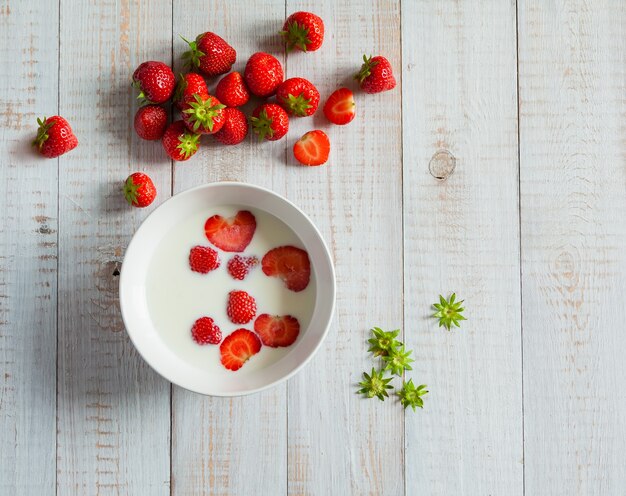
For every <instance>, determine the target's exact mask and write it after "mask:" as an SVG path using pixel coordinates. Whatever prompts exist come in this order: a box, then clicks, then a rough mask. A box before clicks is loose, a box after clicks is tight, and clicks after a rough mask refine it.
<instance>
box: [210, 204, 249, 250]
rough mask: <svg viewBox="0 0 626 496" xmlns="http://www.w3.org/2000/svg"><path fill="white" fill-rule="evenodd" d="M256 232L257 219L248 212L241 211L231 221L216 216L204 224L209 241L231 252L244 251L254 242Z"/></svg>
mask: <svg viewBox="0 0 626 496" xmlns="http://www.w3.org/2000/svg"><path fill="white" fill-rule="evenodd" d="M255 230H256V219H255V218H254V215H252V212H249V211H248V210H240V211H239V212H237V215H235V217H231V218H230V219H225V218H224V217H222V216H221V215H214V216H213V217H209V218H208V219H207V221H206V222H205V224H204V232H205V234H206V237H207V239H208V240H209V241H210V242H211V243H213V244H214V245H215V246H217V247H218V248H219V249H221V250H224V251H231V252H233V251H234V252H242V251H244V250H245V249H246V246H248V245H249V244H250V241H252V236H254V231H255Z"/></svg>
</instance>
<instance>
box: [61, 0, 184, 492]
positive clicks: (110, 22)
mask: <svg viewBox="0 0 626 496" xmlns="http://www.w3.org/2000/svg"><path fill="white" fill-rule="evenodd" d="M171 12H172V9H171V4H170V2H169V1H168V0H163V1H160V0H159V1H153V0H150V1H140V2H131V1H130V0H123V1H116V0H103V1H98V2H82V1H78V0H76V1H73V0H63V1H62V2H61V28H60V31H61V45H60V50H61V59H60V65H61V67H60V74H61V76H60V87H61V88H62V91H61V98H60V112H61V114H62V115H66V116H68V118H70V119H71V121H72V124H73V126H74V130H75V132H76V134H77V136H78V139H79V141H80V145H79V147H78V148H77V149H76V150H74V151H73V152H72V153H70V154H68V155H65V156H63V157H62V158H61V159H60V179H59V181H60V188H59V190H60V198H59V202H60V209H61V215H60V220H59V239H60V244H59V246H60V250H59V343H58V348H59V357H58V452H57V454H58V458H57V463H58V494H64V495H65V494H81V495H83V494H89V495H92V494H93V495H96V494H97V495H109V494H132V495H142V494H145V495H150V496H158V495H166V494H169V492H170V491H169V463H170V459H169V450H170V438H169V427H170V412H169V406H170V398H169V391H170V387H169V384H168V383H167V382H166V381H164V380H163V379H161V378H160V377H158V376H157V374H156V373H155V372H153V371H152V370H151V369H150V368H149V367H148V365H146V364H145V362H144V361H143V360H142V359H141V358H140V357H139V355H138V354H137V352H136V351H135V349H134V348H133V346H132V344H131V343H130V341H129V339H128V337H127V335H126V333H125V332H124V326H123V324H122V322H121V318H120V313H119V305H118V297H117V288H118V277H116V276H115V273H116V269H119V266H120V262H121V259H122V256H123V253H124V249H125V247H126V244H127V243H128V241H129V239H130V237H131V235H132V233H133V232H134V231H135V229H136V228H137V227H138V226H139V223H140V222H141V220H142V219H143V218H144V217H145V216H146V215H147V214H148V213H149V212H150V211H151V210H153V208H154V206H151V207H149V208H146V209H144V210H141V209H132V208H130V207H129V206H128V205H126V203H125V202H124V199H123V195H122V194H121V187H122V185H123V181H124V180H125V179H126V177H127V176H128V175H129V174H130V173H131V172H135V171H137V170H143V171H147V172H149V174H150V176H151V177H152V179H153V180H154V182H155V185H156V187H157V190H158V191H159V194H158V197H157V201H156V202H155V206H156V204H158V203H160V202H162V201H164V200H165V199H167V198H168V197H169V192H170V188H171V184H170V178H171V167H170V162H169V160H166V159H164V158H163V151H162V148H161V145H160V143H158V142H154V143H149V142H140V140H138V139H137V137H136V136H135V134H134V131H133V128H132V120H133V115H134V101H135V97H136V95H135V92H134V91H133V90H132V89H131V87H130V81H131V76H132V73H133V71H134V69H135V67H136V66H137V65H139V63H140V62H143V61H144V60H163V59H165V61H166V62H169V58H170V53H171V48H170V47H171ZM122 270H123V269H122Z"/></svg>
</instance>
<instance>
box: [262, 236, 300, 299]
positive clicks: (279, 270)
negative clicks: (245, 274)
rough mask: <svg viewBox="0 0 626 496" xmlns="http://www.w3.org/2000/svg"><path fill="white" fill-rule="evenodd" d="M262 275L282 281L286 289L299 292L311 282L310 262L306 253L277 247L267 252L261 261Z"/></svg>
mask: <svg viewBox="0 0 626 496" xmlns="http://www.w3.org/2000/svg"><path fill="white" fill-rule="evenodd" d="M261 268H262V269H263V273H264V274H265V275H266V276H269V277H278V278H280V279H282V281H283V282H284V284H285V287H287V289H289V290H291V291H294V292H296V293H297V292H299V291H302V290H304V289H305V288H306V287H307V286H308V285H309V281H310V280H311V262H310V260H309V255H308V253H307V252H306V251H304V250H302V249H300V248H296V247H295V246H279V247H278V248H274V249H272V250H270V251H268V252H267V253H266V254H265V256H264V257H263V260H262V261H261Z"/></svg>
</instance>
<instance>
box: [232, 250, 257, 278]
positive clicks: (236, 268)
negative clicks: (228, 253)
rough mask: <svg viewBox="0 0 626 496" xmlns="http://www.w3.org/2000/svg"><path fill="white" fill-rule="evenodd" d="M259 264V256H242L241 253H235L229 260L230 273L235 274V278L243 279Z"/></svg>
mask: <svg viewBox="0 0 626 496" xmlns="http://www.w3.org/2000/svg"><path fill="white" fill-rule="evenodd" d="M258 264H259V259H258V258H257V257H242V256H241V255H235V256H234V257H233V258H231V259H230V260H229V261H228V266H227V267H228V273H229V274H230V275H231V276H233V279H238V280H240V281H243V280H244V279H245V278H246V276H247V275H248V272H250V269H251V268H253V267H256V266H257V265H258Z"/></svg>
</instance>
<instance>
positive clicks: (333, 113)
mask: <svg viewBox="0 0 626 496" xmlns="http://www.w3.org/2000/svg"><path fill="white" fill-rule="evenodd" d="M324 115H325V116H326V118H327V119H328V120H329V121H330V122H332V123H333V124H337V125H339V126H343V125H345V124H348V123H349V122H352V119H354V116H355V115H356V104H355V103H354V94H353V93H352V91H350V90H349V89H348V88H339V89H338V90H335V91H334V92H333V93H332V94H331V95H330V96H329V97H328V100H327V101H326V103H325V104H324Z"/></svg>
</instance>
